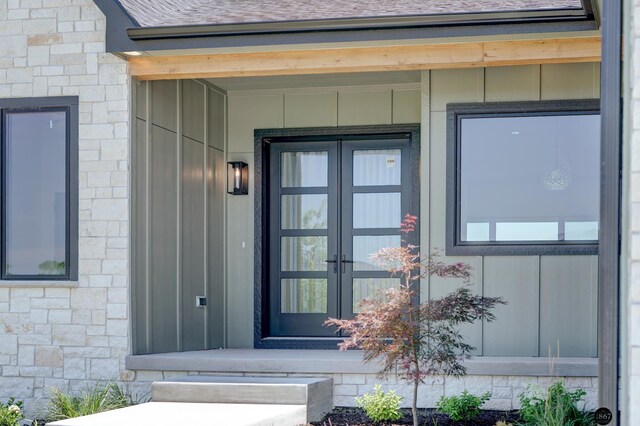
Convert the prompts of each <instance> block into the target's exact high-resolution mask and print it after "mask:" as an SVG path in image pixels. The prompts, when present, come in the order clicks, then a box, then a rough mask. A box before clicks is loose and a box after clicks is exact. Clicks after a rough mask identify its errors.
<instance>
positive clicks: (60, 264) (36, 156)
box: [0, 97, 78, 280]
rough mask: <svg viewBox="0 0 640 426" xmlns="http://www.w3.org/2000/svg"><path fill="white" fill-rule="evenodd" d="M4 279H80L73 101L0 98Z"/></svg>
mask: <svg viewBox="0 0 640 426" xmlns="http://www.w3.org/2000/svg"><path fill="white" fill-rule="evenodd" d="M0 136H1V138H0V140H1V145H2V146H1V152H2V155H1V157H2V175H1V185H0V190H1V193H2V196H1V205H2V221H1V229H0V231H1V250H0V257H1V258H2V262H1V265H0V273H1V275H2V279H4V280H45V279H46V280H75V279H77V274H78V271H77V257H78V255H77V222H78V219H77V215H78V196H77V186H78V178H77V175H78V173H77V170H78V165H77V162H78V160H77V151H78V149H77V144H78V142H77V141H78V100H77V98H75V97H62V98H31V99H1V100H0Z"/></svg>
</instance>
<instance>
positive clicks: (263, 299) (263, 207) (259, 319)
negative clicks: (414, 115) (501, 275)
mask: <svg viewBox="0 0 640 426" xmlns="http://www.w3.org/2000/svg"><path fill="white" fill-rule="evenodd" d="M393 134H398V135H400V134H403V135H406V136H408V137H409V139H410V141H411V164H410V167H411V194H410V197H411V206H412V209H411V210H412V211H411V213H412V214H414V215H416V216H418V217H420V175H421V170H420V124H389V125H367V126H339V127H307V128H288V129H286V128H285V129H282V128H281V129H256V130H255V131H254V160H255V162H254V169H255V170H254V176H255V177H254V180H253V182H254V184H253V194H254V208H255V215H254V317H253V318H254V347H255V348H256V349H337V344H338V343H340V342H341V341H343V340H344V339H342V338H338V337H335V338H334V337H328V338H322V337H321V338H299V337H270V336H269V334H268V333H269V323H268V321H269V309H270V307H269V299H268V294H269V293H268V289H267V278H268V277H269V262H265V261H264V259H263V253H266V252H267V251H268V250H269V247H268V246H267V245H268V241H269V240H268V235H269V234H268V233H269V208H268V205H269V197H265V196H264V195H265V193H266V192H265V186H264V185H265V184H266V182H267V179H266V177H267V176H268V175H269V170H270V168H269V155H268V151H267V150H268V146H269V143H271V141H272V140H273V139H277V138H291V137H299V138H304V139H308V140H313V138H314V137H320V138H326V137H327V136H335V137H347V136H364V135H376V136H378V135H393ZM403 213H404V212H403ZM419 235H420V234H419V229H417V230H416V233H415V236H416V239H418V236H419ZM412 243H415V244H416V245H418V243H419V241H414V242H412Z"/></svg>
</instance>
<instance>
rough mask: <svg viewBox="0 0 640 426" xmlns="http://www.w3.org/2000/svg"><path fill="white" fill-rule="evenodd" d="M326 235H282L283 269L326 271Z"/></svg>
mask: <svg viewBox="0 0 640 426" xmlns="http://www.w3.org/2000/svg"><path fill="white" fill-rule="evenodd" d="M326 259H327V237H282V270H283V271H326V270H327V263H326V262H325V260H326Z"/></svg>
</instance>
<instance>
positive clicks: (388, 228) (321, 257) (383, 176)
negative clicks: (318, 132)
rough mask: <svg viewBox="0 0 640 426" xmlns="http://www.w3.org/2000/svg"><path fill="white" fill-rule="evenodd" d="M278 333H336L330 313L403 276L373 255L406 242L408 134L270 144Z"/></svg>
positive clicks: (274, 331)
mask: <svg viewBox="0 0 640 426" xmlns="http://www.w3.org/2000/svg"><path fill="white" fill-rule="evenodd" d="M269 168H270V170H269V177H268V208H269V215H268V216H269V236H268V246H267V247H268V249H267V254H266V256H267V259H265V261H267V262H268V265H269V274H268V285H267V288H268V298H269V302H268V304H269V334H270V336H272V337H332V336H335V330H334V329H332V328H327V327H324V326H323V322H324V321H325V320H326V319H327V318H328V317H334V318H336V317H337V318H350V317H352V316H353V315H354V314H355V313H357V309H358V302H359V301H360V300H362V299H363V298H365V297H368V296H372V295H374V294H375V293H376V292H377V291H378V290H379V289H384V288H389V287H393V286H398V285H399V284H400V278H398V277H392V276H391V275H390V274H389V272H388V271H386V270H384V269H383V268H381V267H379V266H378V265H376V264H375V263H374V262H373V261H372V260H371V259H370V256H371V254H373V253H375V252H377V251H378V250H380V249H381V248H384V247H394V246H399V245H400V244H401V235H400V233H399V225H400V222H401V220H402V217H403V216H404V214H406V213H414V212H413V211H412V205H411V202H412V200H411V193H412V191H411V185H412V176H411V173H412V167H411V140H410V137H409V136H407V135H356V136H349V137H347V136H344V137H335V136H333V137H326V138H322V139H320V138H309V139H306V140H305V139H302V138H297V139H296V138H283V139H278V140H277V141H276V140H273V141H271V143H270V147H269Z"/></svg>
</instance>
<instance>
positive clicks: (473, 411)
mask: <svg viewBox="0 0 640 426" xmlns="http://www.w3.org/2000/svg"><path fill="white" fill-rule="evenodd" d="M489 398H491V393H489V392H485V393H483V394H482V395H481V396H479V397H478V396H475V395H473V394H471V393H469V392H467V390H466V389H465V390H464V392H462V395H460V396H455V395H454V396H447V397H445V396H442V397H440V400H439V401H438V402H437V403H436V407H437V408H438V411H440V412H441V413H445V414H447V415H449V417H451V420H454V421H456V422H459V421H462V420H473V419H475V418H476V417H478V414H480V407H481V406H482V405H483V404H484V403H485V402H487V401H488V400H489Z"/></svg>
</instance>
